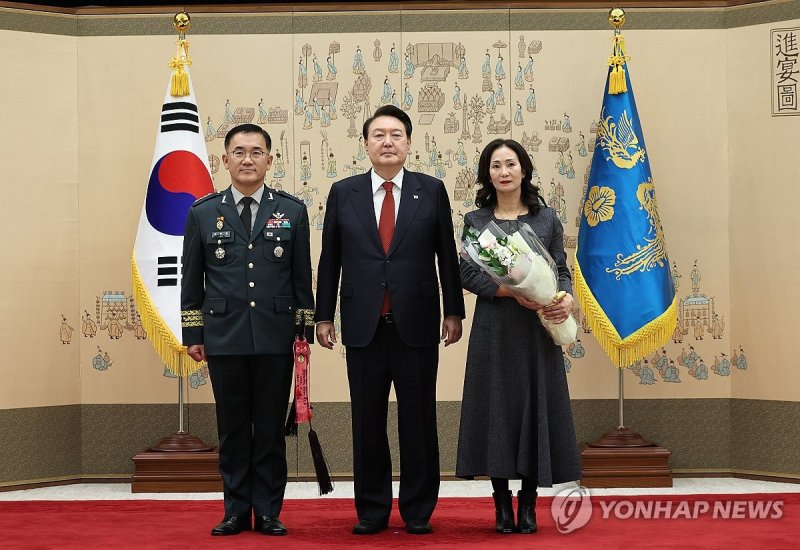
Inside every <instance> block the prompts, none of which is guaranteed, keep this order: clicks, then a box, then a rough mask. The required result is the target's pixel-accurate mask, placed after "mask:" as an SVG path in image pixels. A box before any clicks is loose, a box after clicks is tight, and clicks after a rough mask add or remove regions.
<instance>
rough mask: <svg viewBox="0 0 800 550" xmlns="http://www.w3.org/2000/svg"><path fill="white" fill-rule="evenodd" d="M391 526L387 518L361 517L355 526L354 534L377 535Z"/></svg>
mask: <svg viewBox="0 0 800 550" xmlns="http://www.w3.org/2000/svg"><path fill="white" fill-rule="evenodd" d="M388 526H389V522H388V521H387V520H380V519H369V518H367V519H360V520H358V523H356V524H355V525H354V526H353V534H354V535H375V534H377V533H380V532H381V531H383V530H384V529H386V527H388Z"/></svg>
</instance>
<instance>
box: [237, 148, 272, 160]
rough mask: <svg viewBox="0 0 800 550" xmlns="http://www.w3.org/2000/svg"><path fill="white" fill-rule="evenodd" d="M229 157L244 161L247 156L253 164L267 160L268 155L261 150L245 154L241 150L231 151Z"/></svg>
mask: <svg viewBox="0 0 800 550" xmlns="http://www.w3.org/2000/svg"><path fill="white" fill-rule="evenodd" d="M230 155H231V156H232V157H233V158H235V159H236V160H244V159H245V157H247V156H249V157H250V160H252V161H253V162H257V161H259V160H261V159H263V158H267V156H268V155H269V153H267V152H266V151H262V150H261V149H256V150H254V151H250V153H247V152H246V151H245V150H243V149H234V150H233V151H231V152H230Z"/></svg>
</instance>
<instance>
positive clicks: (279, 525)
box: [255, 516, 286, 537]
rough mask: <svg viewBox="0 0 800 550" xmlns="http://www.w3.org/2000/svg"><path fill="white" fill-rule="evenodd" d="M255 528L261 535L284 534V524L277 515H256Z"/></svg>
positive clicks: (278, 535)
mask: <svg viewBox="0 0 800 550" xmlns="http://www.w3.org/2000/svg"><path fill="white" fill-rule="evenodd" d="M255 530H256V531H260V532H261V534H262V535H272V536H275V537H280V536H283V535H285V534H286V526H285V525H284V524H283V522H281V520H279V519H278V517H277V516H256V524H255Z"/></svg>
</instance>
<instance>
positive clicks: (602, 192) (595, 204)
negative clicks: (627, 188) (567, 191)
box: [583, 185, 617, 227]
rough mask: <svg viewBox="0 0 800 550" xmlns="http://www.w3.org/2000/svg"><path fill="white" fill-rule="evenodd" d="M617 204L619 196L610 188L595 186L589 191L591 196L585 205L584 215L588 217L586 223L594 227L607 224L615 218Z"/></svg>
mask: <svg viewBox="0 0 800 550" xmlns="http://www.w3.org/2000/svg"><path fill="white" fill-rule="evenodd" d="M616 202H617V195H616V193H614V190H613V189H611V188H610V187H598V186H596V185H593V186H592V188H591V189H589V196H588V198H587V199H586V202H585V203H584V204H583V213H584V214H585V215H586V222H587V223H588V224H589V225H590V226H591V227H594V226H596V225H597V224H598V223H600V222H607V221H608V220H610V219H611V218H613V217H614V204H615V203H616Z"/></svg>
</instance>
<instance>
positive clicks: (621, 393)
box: [617, 369, 625, 429]
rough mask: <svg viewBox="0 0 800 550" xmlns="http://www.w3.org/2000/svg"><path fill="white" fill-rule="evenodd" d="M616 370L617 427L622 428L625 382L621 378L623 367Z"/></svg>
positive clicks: (623, 422)
mask: <svg viewBox="0 0 800 550" xmlns="http://www.w3.org/2000/svg"><path fill="white" fill-rule="evenodd" d="M617 370H618V371H619V428H620V429H622V428H624V427H625V411H624V408H625V407H624V404H625V384H624V381H623V378H622V371H623V369H617Z"/></svg>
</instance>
